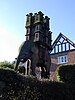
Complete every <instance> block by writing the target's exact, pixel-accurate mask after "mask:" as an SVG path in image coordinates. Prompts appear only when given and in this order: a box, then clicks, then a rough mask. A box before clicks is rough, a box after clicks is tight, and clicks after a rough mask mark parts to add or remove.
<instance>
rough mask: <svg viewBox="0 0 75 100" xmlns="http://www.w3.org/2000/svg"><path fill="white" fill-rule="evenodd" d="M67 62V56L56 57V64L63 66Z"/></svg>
mask: <svg viewBox="0 0 75 100" xmlns="http://www.w3.org/2000/svg"><path fill="white" fill-rule="evenodd" d="M67 62H68V56H67V55H64V56H59V57H58V64H64V63H67Z"/></svg>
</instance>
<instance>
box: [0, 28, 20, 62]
mask: <svg viewBox="0 0 75 100" xmlns="http://www.w3.org/2000/svg"><path fill="white" fill-rule="evenodd" d="M21 42H22V40H21V38H20V37H19V36H18V35H17V34H16V33H13V32H10V31H8V29H6V28H4V27H0V61H4V60H7V61H13V60H14V59H15V57H17V55H18V48H19V46H20V44H21Z"/></svg>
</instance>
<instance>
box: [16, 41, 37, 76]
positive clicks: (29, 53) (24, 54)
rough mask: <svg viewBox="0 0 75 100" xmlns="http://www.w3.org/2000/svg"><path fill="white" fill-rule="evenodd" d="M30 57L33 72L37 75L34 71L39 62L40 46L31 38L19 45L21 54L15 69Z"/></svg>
mask: <svg viewBox="0 0 75 100" xmlns="http://www.w3.org/2000/svg"><path fill="white" fill-rule="evenodd" d="M28 59H30V60H31V69H32V74H33V75H35V72H34V71H35V67H36V64H37V63H38V48H37V46H36V44H35V43H34V42H33V41H31V40H28V41H24V42H23V43H22V44H21V46H20V47H19V54H18V57H17V62H16V66H15V70H17V69H18V65H19V63H20V62H26V61H27V60H28Z"/></svg>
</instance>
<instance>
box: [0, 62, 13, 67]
mask: <svg viewBox="0 0 75 100" xmlns="http://www.w3.org/2000/svg"><path fill="white" fill-rule="evenodd" d="M0 67H1V68H10V69H14V63H10V62H7V61H5V62H0Z"/></svg>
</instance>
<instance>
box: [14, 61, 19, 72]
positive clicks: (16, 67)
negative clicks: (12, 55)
mask: <svg viewBox="0 0 75 100" xmlns="http://www.w3.org/2000/svg"><path fill="white" fill-rule="evenodd" d="M19 63H20V60H19V59H17V62H16V66H15V71H17V69H18V65H19Z"/></svg>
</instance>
